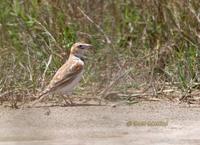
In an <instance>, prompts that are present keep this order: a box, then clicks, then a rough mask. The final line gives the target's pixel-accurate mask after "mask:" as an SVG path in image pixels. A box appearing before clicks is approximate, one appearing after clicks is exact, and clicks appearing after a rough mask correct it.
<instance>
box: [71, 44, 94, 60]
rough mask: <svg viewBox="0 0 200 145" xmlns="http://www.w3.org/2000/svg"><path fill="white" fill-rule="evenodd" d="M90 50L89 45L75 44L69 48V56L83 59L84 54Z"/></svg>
mask: <svg viewBox="0 0 200 145" xmlns="http://www.w3.org/2000/svg"><path fill="white" fill-rule="evenodd" d="M90 48H92V45H91V44H87V43H82V42H77V43H75V44H73V45H72V47H71V52H70V53H71V54H72V55H74V56H77V57H80V58H82V57H84V54H85V53H86V52H87V51H88V49H90Z"/></svg>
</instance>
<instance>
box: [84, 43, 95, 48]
mask: <svg viewBox="0 0 200 145" xmlns="http://www.w3.org/2000/svg"><path fill="white" fill-rule="evenodd" d="M92 47H93V46H92V45H91V44H85V48H88V49H91V48H92Z"/></svg>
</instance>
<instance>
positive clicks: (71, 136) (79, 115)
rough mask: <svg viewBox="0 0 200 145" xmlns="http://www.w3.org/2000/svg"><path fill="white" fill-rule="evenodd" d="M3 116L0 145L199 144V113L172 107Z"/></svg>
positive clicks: (68, 109) (37, 111)
mask: <svg viewBox="0 0 200 145" xmlns="http://www.w3.org/2000/svg"><path fill="white" fill-rule="evenodd" d="M0 110H1V111H0V145H147V144H148V145H168V144H169V145H171V144H173V145H199V144H200V136H199V133H200V108H192V107H186V106H184V105H178V104H172V103H169V102H142V103H137V104H133V105H131V106H125V105H121V106H117V107H115V108H113V107H110V106H76V107H51V108H48V107H43V108H26V109H24V110H20V109H17V110H14V109H9V108H0Z"/></svg>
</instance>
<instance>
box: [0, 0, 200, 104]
mask: <svg viewBox="0 0 200 145" xmlns="http://www.w3.org/2000/svg"><path fill="white" fill-rule="evenodd" d="M199 7H200V3H199V2H198V1H196V0H190V1H188V0H184V1H182V0H177V1H174V0H168V1H167V0H140V1H139V0H136V1H132V0H125V1H124V0H116V1H111V0H109V1H105V0H96V1H95V2H94V1H89V0H83V1H78V0H74V1H69V0H63V1H60V0H49V1H47V0H32V1H25V0H12V1H0V62H1V63H0V70H1V72H0V94H3V95H1V96H4V99H5V100H6V98H7V99H8V100H9V98H10V99H11V100H18V99H19V98H21V99H19V101H22V100H23V101H25V100H26V99H27V98H30V97H28V96H32V95H34V94H35V93H36V92H38V91H39V90H41V89H42V88H43V87H44V86H45V85H46V84H47V83H48V81H49V80H50V78H51V77H52V75H53V74H54V72H55V71H56V69H57V68H58V67H59V66H60V65H61V64H62V63H63V62H64V61H65V60H66V59H67V56H68V52H69V48H70V46H71V45H72V44H73V43H74V42H75V41H81V40H84V41H89V42H90V43H92V44H93V45H94V46H95V48H96V49H95V52H94V53H93V54H92V55H90V56H89V57H88V60H87V68H86V72H85V74H84V78H83V81H82V84H81V86H80V87H79V88H78V90H77V94H79V93H81V94H83V93H85V94H88V92H89V94H90V95H91V96H95V95H99V94H101V95H102V94H104V96H106V95H105V94H107V95H108V94H110V92H111V90H112V92H113V91H117V92H120V93H122V94H124V96H125V98H130V97H131V96H134V95H133V94H134V93H136V94H138V92H139V94H142V95H141V96H143V95H144V94H150V96H152V95H153V96H156V97H158V96H159V95H160V94H161V95H162V96H163V95H164V96H166V97H165V98H172V96H175V97H179V98H180V97H182V98H184V96H191V94H192V92H193V91H194V90H195V91H198V87H199V78H200V73H199V71H200V65H199V62H200V49H199V46H200V45H199V43H200V33H199V32H200V29H199V28H200V27H199V26H200V12H199ZM123 74H125V75H123ZM121 76H123V77H121ZM119 78H120V79H119ZM83 88H84V89H83ZM84 90H85V91H84ZM5 92H12V93H13V94H14V96H15V97H14V98H16V97H17V96H19V97H17V98H18V99H12V98H13V97H10V94H9V93H8V94H9V95H5V94H6V93H5ZM15 92H18V93H15ZM19 92H20V93H19ZM166 92H167V93H166ZM16 94H17V95H16ZM20 94H21V95H20ZM127 94H130V95H128V96H129V97H127ZM196 94H198V93H196ZM195 96H198V95H195ZM1 98H2V97H1ZM186 98H188V97H186ZM197 98H198V97H197ZM1 100H2V99H1ZM12 102H13V101H12ZM14 102H15V101H14ZM14 104H15V103H14Z"/></svg>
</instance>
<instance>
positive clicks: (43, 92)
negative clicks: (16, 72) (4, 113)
mask: <svg viewBox="0 0 200 145" xmlns="http://www.w3.org/2000/svg"><path fill="white" fill-rule="evenodd" d="M49 93H50V90H49V89H45V90H44V91H42V92H41V93H39V94H38V95H36V96H35V101H33V102H32V103H31V104H30V105H29V107H32V106H34V105H35V104H36V103H38V102H40V101H41V100H42V99H43V98H44V97H45V95H47V94H49Z"/></svg>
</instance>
